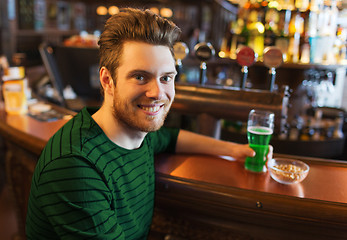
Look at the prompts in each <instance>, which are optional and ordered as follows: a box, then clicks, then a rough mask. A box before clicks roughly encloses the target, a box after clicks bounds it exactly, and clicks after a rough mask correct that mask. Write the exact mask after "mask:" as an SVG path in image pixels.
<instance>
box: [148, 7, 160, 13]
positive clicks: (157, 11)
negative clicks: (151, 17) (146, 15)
mask: <svg viewBox="0 0 347 240" xmlns="http://www.w3.org/2000/svg"><path fill="white" fill-rule="evenodd" d="M149 10H151V11H152V12H154V13H155V14H159V9H158V8H156V7H151V8H150V9H149Z"/></svg>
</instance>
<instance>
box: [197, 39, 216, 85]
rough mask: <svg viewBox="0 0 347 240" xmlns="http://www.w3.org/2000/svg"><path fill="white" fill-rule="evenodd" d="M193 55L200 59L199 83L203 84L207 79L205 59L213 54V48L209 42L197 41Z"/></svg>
mask: <svg viewBox="0 0 347 240" xmlns="http://www.w3.org/2000/svg"><path fill="white" fill-rule="evenodd" d="M194 51H195V56H196V57H197V58H198V59H199V60H200V61H201V63H200V84H201V85H204V84H205V83H206V81H207V76H206V70H207V64H206V61H207V60H209V59H211V58H212V57H213V56H214V54H215V50H214V48H213V46H212V44H211V43H205V42H202V43H198V44H197V45H195V47H194Z"/></svg>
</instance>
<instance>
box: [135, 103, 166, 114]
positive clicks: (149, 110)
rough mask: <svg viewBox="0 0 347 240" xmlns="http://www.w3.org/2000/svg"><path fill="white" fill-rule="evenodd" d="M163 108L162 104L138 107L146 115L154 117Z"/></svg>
mask: <svg viewBox="0 0 347 240" xmlns="http://www.w3.org/2000/svg"><path fill="white" fill-rule="evenodd" d="M163 106H164V104H150V105H138V107H139V108H141V109H142V110H143V111H145V112H146V114H149V115H155V114H158V113H159V111H160V109H161V108H162V107H163Z"/></svg>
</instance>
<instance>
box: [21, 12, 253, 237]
mask: <svg viewBox="0 0 347 240" xmlns="http://www.w3.org/2000/svg"><path fill="white" fill-rule="evenodd" d="M179 34H180V30H179V28H178V27H177V26H175V25H174V24H173V23H172V22H169V21H167V20H165V19H162V18H160V17H158V16H157V15H155V14H153V13H151V12H150V11H140V10H135V9H125V10H123V11H122V12H121V13H119V14H117V15H114V16H112V17H111V18H110V19H109V20H108V21H107V23H106V25H105V30H104V32H103V33H102V35H101V37H100V41H99V45H100V83H101V86H102V88H103V94H104V102H103V104H102V106H101V108H100V109H98V110H95V109H89V108H85V109H83V110H82V111H81V112H80V113H79V114H77V115H76V116H75V117H74V118H73V119H72V120H70V121H69V122H68V123H67V124H66V125H65V126H63V127H62V129H60V130H59V131H58V132H57V133H56V134H55V135H54V136H53V137H52V138H51V139H50V140H49V142H48V144H47V146H46V147H45V149H44V150H43V152H42V155H41V157H40V159H39V161H38V164H37V167H36V169H35V173H34V176H33V180H32V187H31V193H30V199H29V205H28V214H27V227H26V231H27V237H28V239H35V240H38V239H103V240H106V239H127V240H128V239H145V238H146V237H147V234H148V232H149V227H150V224H151V220H152V213H153V204H154V163H153V161H154V160H153V158H154V154H156V153H159V152H164V151H166V152H171V153H174V152H193V153H194V152H196V153H206V154H217V155H229V156H232V157H234V158H236V159H244V158H245V157H246V156H252V155H253V154H254V152H253V150H252V149H251V148H249V147H248V146H247V145H239V144H236V143H230V142H223V141H218V140H215V139H213V138H209V137H205V136H201V135H198V134H194V133H190V132H187V131H184V130H178V129H167V128H162V125H163V123H164V119H165V117H166V115H167V113H168V111H169V109H170V106H171V104H172V101H173V99H174V95H175V90H174V78H175V75H176V70H175V61H174V58H173V52H172V51H173V49H172V46H173V43H174V42H175V41H176V40H177V39H178V38H179Z"/></svg>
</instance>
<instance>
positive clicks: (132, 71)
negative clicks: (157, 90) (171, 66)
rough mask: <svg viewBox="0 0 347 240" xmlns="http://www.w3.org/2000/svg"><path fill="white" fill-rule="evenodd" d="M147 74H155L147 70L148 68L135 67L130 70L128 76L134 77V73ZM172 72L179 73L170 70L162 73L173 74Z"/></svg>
mask: <svg viewBox="0 0 347 240" xmlns="http://www.w3.org/2000/svg"><path fill="white" fill-rule="evenodd" d="M137 74H138V75H147V76H153V75H154V74H153V73H151V72H149V71H146V70H142V69H135V70H131V71H130V72H128V74H127V77H128V78H129V77H133V76H134V75H137ZM172 74H177V71H176V70H174V71H169V72H164V73H163V74H162V75H172Z"/></svg>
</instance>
